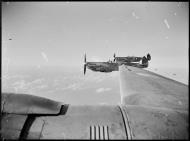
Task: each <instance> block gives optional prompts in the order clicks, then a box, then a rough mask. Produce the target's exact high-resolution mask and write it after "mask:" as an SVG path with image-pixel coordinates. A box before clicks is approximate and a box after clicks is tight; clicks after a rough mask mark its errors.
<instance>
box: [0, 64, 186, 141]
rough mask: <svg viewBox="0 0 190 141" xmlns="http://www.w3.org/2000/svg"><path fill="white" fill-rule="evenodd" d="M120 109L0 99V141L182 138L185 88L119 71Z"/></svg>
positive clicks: (131, 71)
mask: <svg viewBox="0 0 190 141" xmlns="http://www.w3.org/2000/svg"><path fill="white" fill-rule="evenodd" d="M119 73H120V95H121V105H120V106H119V105H95V106H90V105H84V106H77V105H76V106H74V105H66V104H63V103H60V102H56V101H52V100H49V99H46V98H42V97H37V96H30V95H24V94H2V105H1V106H2V109H1V111H2V118H1V125H2V126H1V131H0V133H1V138H2V139H97V140H98V139H106V140H107V139H125V140H126V139H188V138H189V134H188V131H189V120H188V109H189V108H188V104H189V103H188V99H189V96H188V86H187V85H184V84H182V83H179V82H177V81H174V80H171V79H168V78H165V77H163V76H160V75H157V74H155V73H152V72H149V71H147V70H143V69H140V68H136V67H131V66H120V67H119Z"/></svg>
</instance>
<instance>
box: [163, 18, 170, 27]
mask: <svg viewBox="0 0 190 141" xmlns="http://www.w3.org/2000/svg"><path fill="white" fill-rule="evenodd" d="M164 23H165V24H166V27H167V28H168V29H170V25H169V24H168V21H167V19H164Z"/></svg>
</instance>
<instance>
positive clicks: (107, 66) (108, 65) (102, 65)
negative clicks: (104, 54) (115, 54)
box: [84, 54, 118, 74]
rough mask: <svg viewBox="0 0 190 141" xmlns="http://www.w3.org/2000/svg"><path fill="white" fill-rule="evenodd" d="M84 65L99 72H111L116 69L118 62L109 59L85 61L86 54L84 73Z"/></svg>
mask: <svg viewBox="0 0 190 141" xmlns="http://www.w3.org/2000/svg"><path fill="white" fill-rule="evenodd" d="M86 67H87V68H88V69H91V70H93V71H99V72H112V71H118V63H116V62H113V61H111V60H109V61H107V62H87V61H86V54H85V55H84V74H85V73H86Z"/></svg>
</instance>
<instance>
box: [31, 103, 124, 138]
mask: <svg viewBox="0 0 190 141" xmlns="http://www.w3.org/2000/svg"><path fill="white" fill-rule="evenodd" d="M92 128H93V129H94V130H93V131H92ZM106 128H107V129H106ZM100 129H103V130H104V131H103V130H102V131H100ZM105 130H107V131H106V132H107V134H105ZM37 132H39V133H40V137H39V138H38V139H101V138H102V139H106V138H107V139H127V136H126V131H125V126H124V123H123V118H122V115H121V112H120V109H119V107H118V106H100V105H99V106H98V105H97V106H87V105H85V106H72V105H70V106H69V107H68V110H67V112H66V113H65V114H64V115H61V114H60V115H59V116H41V117H38V118H36V120H35V121H34V123H33V125H32V126H31V128H30V133H29V135H28V139H34V138H33V137H34V136H33V135H34V134H35V133H36V134H37ZM106 136H107V137H106Z"/></svg>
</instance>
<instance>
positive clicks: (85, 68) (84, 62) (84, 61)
mask: <svg viewBox="0 0 190 141" xmlns="http://www.w3.org/2000/svg"><path fill="white" fill-rule="evenodd" d="M85 73H86V53H85V54H84V75H85Z"/></svg>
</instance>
